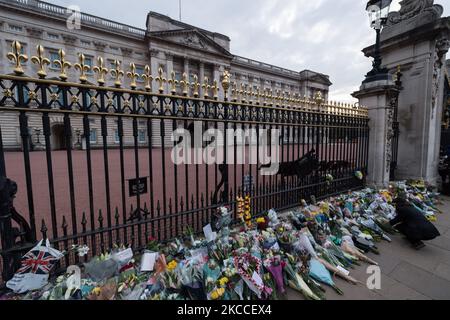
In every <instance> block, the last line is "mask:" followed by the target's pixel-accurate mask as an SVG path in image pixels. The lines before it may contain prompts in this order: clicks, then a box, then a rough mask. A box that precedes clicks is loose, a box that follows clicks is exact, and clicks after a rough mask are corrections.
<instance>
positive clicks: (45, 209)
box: [5, 143, 358, 237]
mask: <svg viewBox="0 0 450 320" xmlns="http://www.w3.org/2000/svg"><path fill="white" fill-rule="evenodd" d="M342 147H347V148H355V149H356V148H358V145H357V144H356V143H353V144H346V145H343V144H342V145H334V146H328V148H325V147H324V148H323V149H322V150H319V151H318V154H319V156H320V158H321V159H320V160H328V161H329V160H341V159H344V158H343V157H342V156H339V155H337V154H335V153H334V152H335V150H337V149H340V148H342ZM311 148H312V146H300V150H299V151H300V152H298V151H297V149H293V148H292V147H290V148H289V160H297V159H298V157H297V155H298V153H300V155H302V154H304V153H306V152H308V151H309V150H310V149H311ZM336 148H337V149H336ZM91 154H92V160H91V163H92V182H93V199H94V201H93V207H94V215H95V217H98V211H99V210H102V212H103V217H104V220H105V222H104V224H106V221H107V219H106V217H107V209H106V208H107V206H106V194H107V192H106V190H107V187H106V186H105V170H104V158H103V151H102V150H92V152H91ZM164 155H165V159H164V160H165V163H166V172H165V175H164V176H163V172H162V171H163V170H162V163H163V159H162V152H161V149H153V150H152V160H153V168H154V169H153V180H154V181H153V183H154V189H153V193H151V192H150V185H149V193H148V194H146V195H143V196H142V198H141V205H142V206H143V204H144V203H146V204H147V207H148V208H149V209H150V208H151V202H152V198H153V205H154V207H155V208H156V204H157V201H158V200H159V201H160V203H161V207H162V208H163V203H164V202H163V190H164V189H163V187H164V183H163V182H164V181H165V188H166V194H167V198H166V205H167V206H168V203H169V199H170V198H172V201H173V203H172V204H173V211H174V212H176V211H177V210H176V209H175V193H177V194H178V199H179V201H178V206H179V207H180V203H181V198H183V203H184V208H186V193H187V194H188V197H189V198H190V199H189V203H190V201H191V199H192V196H194V206H195V207H197V206H198V207H201V203H200V202H199V203H198V204H197V203H196V202H197V199H196V194H197V188H198V190H199V194H201V193H204V195H205V199H206V194H209V195H211V193H212V192H213V191H214V190H215V186H216V185H217V181H216V176H215V166H214V165H210V166H206V165H199V166H198V177H199V183H198V185H197V184H196V166H195V165H187V166H186V165H180V166H177V176H176V177H175V169H174V165H173V163H172V161H171V149H166V150H165V152H164ZM294 155H295V156H294ZM72 156H73V175H74V195H75V208H74V209H75V212H76V218H77V225H78V230H81V217H82V213H83V212H85V213H86V215H87V217H88V220H89V216H90V214H91V212H90V203H89V185H88V174H87V160H86V152H85V151H78V150H77V151H72ZM246 159H247V161H248V155H247V157H246ZM284 159H285V160H286V159H288V151H287V149H286V150H285V158H284ZM347 159H349V158H347ZM5 161H6V170H7V176H8V177H9V178H10V179H12V180H14V181H16V182H17V184H18V187H19V190H18V194H17V198H16V200H15V203H14V204H15V207H16V209H17V210H18V212H20V213H21V214H22V215H23V216H24V217H25V218H27V219H28V218H29V210H28V208H29V207H28V198H27V188H26V182H25V181H26V180H25V169H24V157H23V153H22V152H6V153H5ZM52 161H53V175H54V187H55V194H56V196H55V210H56V218H57V227H58V235H59V236H61V233H62V231H61V230H62V229H61V225H62V223H63V216H65V217H66V219H67V222H68V224H69V230H71V229H72V228H73V225H72V223H71V220H72V216H71V202H70V187H69V175H68V164H67V152H66V151H53V152H52ZM30 162H31V173H32V186H33V201H34V211H35V216H36V219H35V220H36V225H37V229H38V230H39V229H40V226H41V220H42V219H44V220H45V222H46V225H47V227H48V229H49V232H48V235H49V237H52V234H53V233H52V231H53V228H52V225H51V221H52V220H51V206H50V200H49V199H50V197H49V185H48V172H47V162H46V153H45V152H32V153H30ZM108 162H109V179H110V182H109V191H110V196H111V202H110V204H111V210H112V217H113V218H112V221H114V209H115V207H117V208H119V213H120V216H121V218H120V221H121V222H122V214H123V212H122V200H121V199H122V187H121V175H120V152H119V150H117V149H110V150H108ZM124 164H125V179H134V178H136V172H135V156H134V150H133V149H126V150H125V151H124ZM207 167H208V175H207V174H206V168H207ZM186 170H187V173H188V179H187V181H188V183H187V184H186V176H185V174H186ZM229 170H230V171H229V174H230V176H229V183H230V188H232V189H233V193H235V191H234V190H235V189H234V188H235V187H234V166H233V165H231V167H230V169H229ZM243 172H244V173H245V174H249V172H250V168H249V166H248V165H245V168H244V171H243V169H242V165H237V172H236V177H237V187H238V188H239V187H240V186H241V179H242V173H243ZM251 172H252V175H253V176H254V181H253V182H255V183H256V175H257V172H256V165H252V166H251ZM139 176H141V177H146V176H150V172H149V155H148V150H147V149H146V148H142V149H140V150H139ZM207 176H208V178H207ZM206 179H208V187H207V183H206ZM217 179H218V180H219V181H220V179H221V176H220V173H218V177H217ZM263 179H264V180H265V181H266V182H269V180H270V179H271V178H269V177H266V178H263V177H261V176H260V177H259V182H260V183H262V181H263ZM186 186H187V190H186ZM125 191H126V200H125V202H126V203H125V205H126V207H127V208H128V210H127V216H128V215H129V212H130V209H129V208H130V207H131V205H134V206H135V207H136V198H130V197H129V196H128V183H126V190H125ZM152 195H153V197H152ZM205 204H206V200H205ZM189 207H191V205H189ZM167 211H168V209H167V207H166V210H164V209H163V210H162V212H161V214H162V215H163V214H166V213H167ZM178 211H179V210H178ZM97 225H98V222H97V221H96V226H97ZM89 226H90V222H88V227H89ZM72 231H73V230H72ZM70 233H71V232H70V231H69V234H70Z"/></svg>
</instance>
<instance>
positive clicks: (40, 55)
mask: <svg viewBox="0 0 450 320" xmlns="http://www.w3.org/2000/svg"><path fill="white" fill-rule="evenodd" d="M36 52H37V55H36V56H33V57H31V62H33V63H34V64H37V65H38V66H39V70H38V72H37V75H38V76H39V78H41V79H44V78H45V77H46V76H47V72H46V71H45V66H46V65H47V66H48V65H50V60H49V59H47V58H46V57H45V56H44V52H45V51H44V47H43V46H41V45H38V46H37V47H36Z"/></svg>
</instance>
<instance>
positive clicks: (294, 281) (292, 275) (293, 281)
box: [284, 261, 321, 300]
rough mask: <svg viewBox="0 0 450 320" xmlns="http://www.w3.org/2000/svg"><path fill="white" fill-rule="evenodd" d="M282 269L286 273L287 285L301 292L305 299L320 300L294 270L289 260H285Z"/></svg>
mask: <svg viewBox="0 0 450 320" xmlns="http://www.w3.org/2000/svg"><path fill="white" fill-rule="evenodd" d="M284 271H285V272H286V275H287V278H288V280H287V282H288V284H289V287H291V288H292V289H294V290H297V291H299V292H300V293H302V294H303V295H304V296H305V298H306V299H309V300H321V299H320V297H318V296H317V295H316V294H315V293H314V292H313V291H312V290H311V288H310V287H309V286H308V285H307V284H306V282H305V281H304V280H303V278H302V277H301V276H300V275H299V274H298V273H297V272H296V271H295V270H294V268H293V267H292V265H291V264H290V263H289V261H286V264H285V267H284Z"/></svg>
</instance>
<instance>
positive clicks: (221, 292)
mask: <svg viewBox="0 0 450 320" xmlns="http://www.w3.org/2000/svg"><path fill="white" fill-rule="evenodd" d="M224 294H225V289H224V288H219V289H216V290H214V291H213V292H212V293H211V299H212V300H217V299H219V298H221V297H222V296H223V295H224Z"/></svg>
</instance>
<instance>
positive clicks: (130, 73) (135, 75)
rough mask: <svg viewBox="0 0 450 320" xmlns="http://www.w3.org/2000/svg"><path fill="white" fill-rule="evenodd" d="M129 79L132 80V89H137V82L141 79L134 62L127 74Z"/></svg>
mask: <svg viewBox="0 0 450 320" xmlns="http://www.w3.org/2000/svg"><path fill="white" fill-rule="evenodd" d="M127 77H128V78H129V79H130V80H131V83H130V87H131V89H133V90H134V89H136V88H137V82H136V80H137V79H139V74H138V73H137V72H136V65H135V64H134V63H133V62H132V63H130V71H128V72H127Z"/></svg>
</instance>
